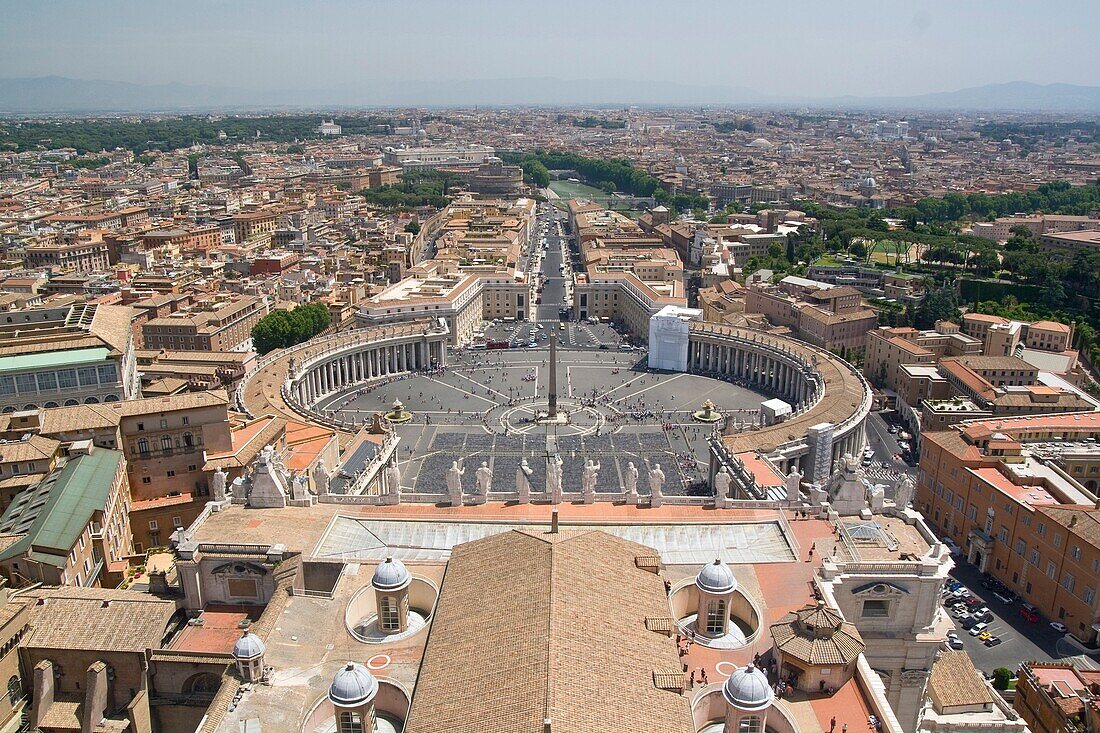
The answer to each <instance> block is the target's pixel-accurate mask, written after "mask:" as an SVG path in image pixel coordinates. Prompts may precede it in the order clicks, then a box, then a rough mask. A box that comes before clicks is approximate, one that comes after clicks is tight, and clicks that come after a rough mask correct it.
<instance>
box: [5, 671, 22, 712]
mask: <svg viewBox="0 0 1100 733" xmlns="http://www.w3.org/2000/svg"><path fill="white" fill-rule="evenodd" d="M22 699H23V685H21V684H20V683H19V678H18V677H16V676H15V675H12V676H11V678H9V679H8V702H10V703H11V704H12V706H15V705H16V704H17V703H18V702H19V701H20V700H22Z"/></svg>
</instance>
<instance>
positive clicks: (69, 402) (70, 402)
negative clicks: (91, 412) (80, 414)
mask: <svg viewBox="0 0 1100 733" xmlns="http://www.w3.org/2000/svg"><path fill="white" fill-rule="evenodd" d="M79 404H80V403H79V402H77V401H76V400H65V407H73V406H75V405H79Z"/></svg>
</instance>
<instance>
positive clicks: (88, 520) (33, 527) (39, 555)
mask: <svg viewBox="0 0 1100 733" xmlns="http://www.w3.org/2000/svg"><path fill="white" fill-rule="evenodd" d="M129 508H130V490H129V484H128V481H127V478H126V461H125V459H124V458H123V456H122V453H120V452H119V451H113V450H107V449H104V448H97V447H95V446H93V445H92V444H91V443H90V442H88V441H83V442H78V443H76V444H73V445H72V446H71V447H70V451H69V457H68V458H67V459H66V460H65V461H64V464H63V465H60V466H59V467H58V468H56V469H55V470H53V471H52V472H51V473H50V474H49V475H48V476H46V477H45V478H44V479H43V480H42V481H41V482H39V483H38V484H36V485H35V486H32V487H30V488H28V489H27V490H26V491H24V492H22V493H21V494H19V495H18V496H17V497H16V498H15V500H14V501H13V502H12V503H11V504H10V505H9V506H8V508H7V509H5V510H4V514H3V515H2V516H0V538H2V540H3V541H2V542H0V546H2V548H0V574H2V575H3V576H4V578H5V579H6V580H7V581H8V584H9V585H11V586H13V587H21V586H25V585H30V584H32V583H44V584H46V585H74V586H98V585H104V586H107V587H113V586H115V585H117V584H118V583H120V582H121V581H122V579H123V578H124V577H125V572H126V568H127V567H128V560H127V557H128V556H129V555H132V554H133V544H132V540H131V536H130V520H129Z"/></svg>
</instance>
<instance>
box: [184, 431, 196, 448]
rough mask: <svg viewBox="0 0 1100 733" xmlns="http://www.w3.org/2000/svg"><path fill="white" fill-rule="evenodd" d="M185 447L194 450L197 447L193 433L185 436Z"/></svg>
mask: <svg viewBox="0 0 1100 733" xmlns="http://www.w3.org/2000/svg"><path fill="white" fill-rule="evenodd" d="M183 445H184V446H185V447H187V448H193V447H194V446H195V438H194V436H193V435H191V433H184V434H183Z"/></svg>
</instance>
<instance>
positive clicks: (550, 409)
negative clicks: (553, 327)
mask: <svg viewBox="0 0 1100 733" xmlns="http://www.w3.org/2000/svg"><path fill="white" fill-rule="evenodd" d="M549 386H550V389H549V390H548V392H547V396H546V417H547V419H549V420H554V419H556V418H557V416H558V334H557V332H556V331H551V332H550V385H549Z"/></svg>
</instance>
